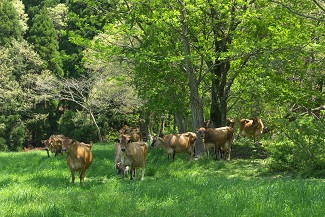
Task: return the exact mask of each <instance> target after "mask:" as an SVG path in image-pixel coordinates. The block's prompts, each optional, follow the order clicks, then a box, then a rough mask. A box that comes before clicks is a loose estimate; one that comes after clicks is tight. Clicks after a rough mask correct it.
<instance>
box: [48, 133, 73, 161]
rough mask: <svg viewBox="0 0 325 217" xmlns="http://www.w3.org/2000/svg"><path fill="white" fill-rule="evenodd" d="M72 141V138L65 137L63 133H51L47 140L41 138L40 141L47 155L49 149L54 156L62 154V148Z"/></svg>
mask: <svg viewBox="0 0 325 217" xmlns="http://www.w3.org/2000/svg"><path fill="white" fill-rule="evenodd" d="M72 141H73V139H70V138H68V137H65V136H63V135H52V136H50V138H48V139H47V140H42V143H43V144H44V145H45V147H46V148H47V156H48V157H50V153H49V152H50V151H51V152H52V153H55V155H54V156H55V157H56V156H57V155H58V154H62V155H63V153H62V150H65V149H66V148H67V146H68V145H69V144H70V143H71V142H72Z"/></svg>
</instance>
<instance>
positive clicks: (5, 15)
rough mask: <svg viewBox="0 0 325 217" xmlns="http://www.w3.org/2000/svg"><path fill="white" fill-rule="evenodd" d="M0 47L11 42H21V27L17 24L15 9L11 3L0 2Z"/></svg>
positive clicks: (4, 0) (6, 0)
mask: <svg viewBox="0 0 325 217" xmlns="http://www.w3.org/2000/svg"><path fill="white" fill-rule="evenodd" d="M0 17H1V20H0V46H4V45H8V44H9V43H10V42H11V41H12V40H14V39H15V40H21V39H22V36H23V26H22V25H21V23H20V22H19V17H18V13H17V10H16V8H15V7H14V5H13V3H12V1H8V0H3V1H1V2H0Z"/></svg>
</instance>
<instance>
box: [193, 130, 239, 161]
mask: <svg viewBox="0 0 325 217" xmlns="http://www.w3.org/2000/svg"><path fill="white" fill-rule="evenodd" d="M196 132H198V133H199V134H200V136H201V138H202V139H203V141H204V144H205V149H206V153H207V157H208V158H209V149H210V148H211V147H214V152H215V156H216V160H218V155H220V153H221V152H224V153H228V157H227V158H226V155H224V156H225V158H226V159H227V160H230V153H231V145H232V143H233V141H234V128H232V127H219V128H204V127H201V128H199V129H197V130H196Z"/></svg>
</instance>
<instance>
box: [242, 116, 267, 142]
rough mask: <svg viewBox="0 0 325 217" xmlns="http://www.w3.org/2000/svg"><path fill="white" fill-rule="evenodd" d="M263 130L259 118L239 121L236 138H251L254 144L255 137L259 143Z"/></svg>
mask: <svg viewBox="0 0 325 217" xmlns="http://www.w3.org/2000/svg"><path fill="white" fill-rule="evenodd" d="M263 129H264V124H263V122H262V120H261V119H260V118H252V119H241V120H240V121H239V135H238V136H253V137H254V143H255V141H256V136H257V137H258V141H260V139H261V136H262V133H263Z"/></svg>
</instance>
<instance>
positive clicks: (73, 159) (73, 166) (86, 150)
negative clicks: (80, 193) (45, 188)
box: [66, 140, 93, 184]
mask: <svg viewBox="0 0 325 217" xmlns="http://www.w3.org/2000/svg"><path fill="white" fill-rule="evenodd" d="M66 160H67V164H68V167H69V169H70V172H71V180H72V183H74V180H75V172H79V173H80V183H82V184H83V183H84V179H85V173H86V170H87V169H88V168H89V166H90V165H91V163H92V161H93V155H92V152H91V145H89V144H85V143H80V142H78V141H76V140H73V141H72V142H71V143H70V144H69V145H68V147H67V159H66Z"/></svg>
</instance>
